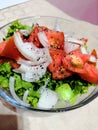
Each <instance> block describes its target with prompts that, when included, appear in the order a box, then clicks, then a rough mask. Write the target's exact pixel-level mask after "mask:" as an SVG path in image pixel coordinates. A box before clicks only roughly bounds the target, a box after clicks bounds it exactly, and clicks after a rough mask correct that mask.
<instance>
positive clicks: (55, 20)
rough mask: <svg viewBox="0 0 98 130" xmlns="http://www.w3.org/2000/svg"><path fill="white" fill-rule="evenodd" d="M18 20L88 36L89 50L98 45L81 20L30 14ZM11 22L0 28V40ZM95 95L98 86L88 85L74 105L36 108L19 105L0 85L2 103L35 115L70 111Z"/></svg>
mask: <svg viewBox="0 0 98 130" xmlns="http://www.w3.org/2000/svg"><path fill="white" fill-rule="evenodd" d="M19 21H20V22H21V23H23V24H27V25H32V23H34V24H36V23H38V24H39V25H44V26H46V27H48V28H50V29H54V28H57V29H58V30H59V29H60V30H61V31H63V32H65V34H66V35H71V36H73V37H76V38H79V37H80V38H81V37H84V38H88V39H89V43H88V46H89V50H91V49H93V48H96V50H97V49H98V45H97V44H98V38H97V37H96V35H95V36H94V35H92V34H96V32H95V33H93V32H94V31H93V32H92V30H90V27H89V26H88V25H87V23H85V24H82V22H81V21H74V20H68V19H63V18H59V17H50V16H31V17H26V18H21V19H19ZM12 22H13V21H12ZM12 22H10V23H8V24H6V25H4V26H3V27H1V28H0V41H2V39H3V38H4V36H5V35H6V32H7V29H8V27H9V25H10V24H11V23H12ZM86 29H88V30H86ZM92 43H93V45H92ZM97 95H98V86H96V87H90V88H89V90H88V93H87V94H83V95H82V96H80V97H79V98H78V99H77V102H76V103H75V104H74V105H67V106H64V107H62V108H52V109H37V108H33V107H27V106H23V105H21V104H20V103H18V102H17V101H15V100H14V99H13V98H12V96H11V95H10V93H9V92H8V91H6V90H5V89H2V88H1V87H0V98H1V101H2V102H3V104H6V106H7V107H10V106H11V107H10V108H12V109H13V107H15V108H16V109H18V112H19V111H21V112H28V113H30V115H31V113H33V114H35V115H37V114H38V115H39V113H41V114H42V115H44V114H45V113H47V114H50V113H51V114H53V113H60V112H65V111H70V110H73V109H76V108H79V107H82V106H84V105H86V104H88V103H89V102H91V101H92V100H93V99H94V98H96V97H97Z"/></svg>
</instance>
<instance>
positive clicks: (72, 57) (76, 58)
mask: <svg viewBox="0 0 98 130" xmlns="http://www.w3.org/2000/svg"><path fill="white" fill-rule="evenodd" d="M88 61H89V55H88V54H82V53H81V52H80V51H73V52H72V53H70V54H68V55H66V56H65V57H64V58H63V60H62V62H63V65H64V67H65V68H66V69H68V70H70V71H72V72H75V73H84V71H85V70H84V68H83V67H84V64H85V63H86V62H88Z"/></svg>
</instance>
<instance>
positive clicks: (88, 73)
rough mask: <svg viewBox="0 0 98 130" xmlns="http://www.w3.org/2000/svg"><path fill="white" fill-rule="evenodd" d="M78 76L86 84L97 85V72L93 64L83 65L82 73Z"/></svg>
mask: <svg viewBox="0 0 98 130" xmlns="http://www.w3.org/2000/svg"><path fill="white" fill-rule="evenodd" d="M79 75H80V77H81V78H82V79H84V80H86V81H88V82H91V83H95V84H98V70H97V68H96V67H95V66H94V65H93V64H89V63H85V65H84V73H81V74H79Z"/></svg>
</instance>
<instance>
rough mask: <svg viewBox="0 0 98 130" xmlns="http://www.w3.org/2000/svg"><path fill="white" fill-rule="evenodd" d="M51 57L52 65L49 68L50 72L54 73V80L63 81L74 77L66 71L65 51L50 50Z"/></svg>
mask: <svg viewBox="0 0 98 130" xmlns="http://www.w3.org/2000/svg"><path fill="white" fill-rule="evenodd" d="M50 55H51V57H52V60H53V61H52V63H51V64H50V65H49V66H48V69H49V71H50V72H51V73H52V77H53V79H63V78H65V77H68V76H70V75H72V72H70V71H68V70H66V68H65V67H64V66H63V64H62V59H63V57H64V51H63V50H58V49H55V50H53V49H50Z"/></svg>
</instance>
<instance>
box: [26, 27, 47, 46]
mask: <svg viewBox="0 0 98 130" xmlns="http://www.w3.org/2000/svg"><path fill="white" fill-rule="evenodd" d="M44 30H47V28H46V27H44V26H35V28H34V29H33V30H32V32H31V34H30V36H29V38H28V40H27V41H28V42H33V44H34V45H35V46H36V47H38V48H41V47H42V44H41V43H40V41H39V39H38V32H39V31H44Z"/></svg>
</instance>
